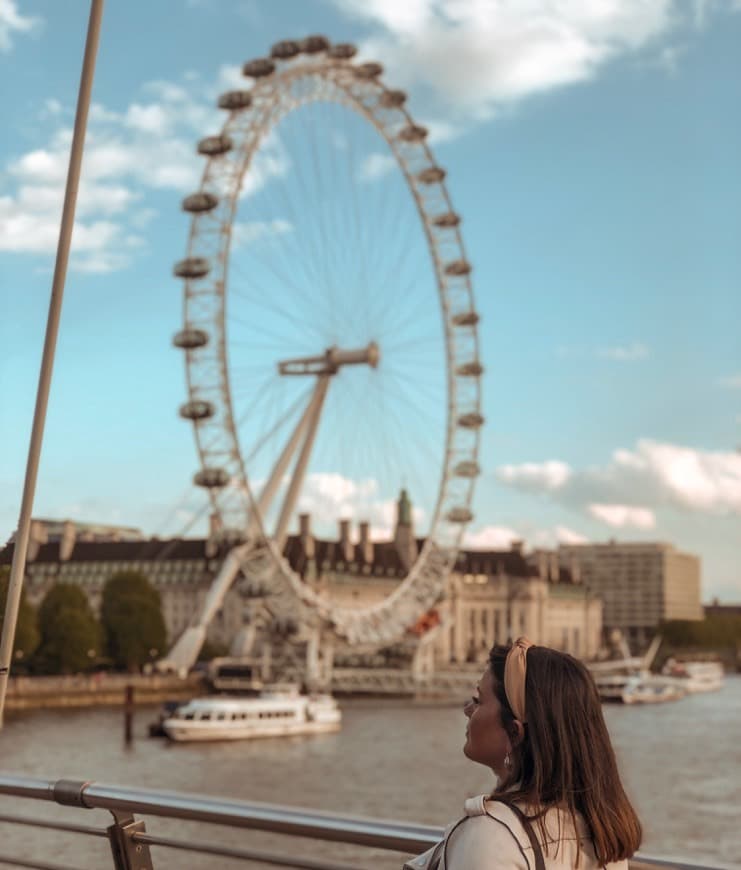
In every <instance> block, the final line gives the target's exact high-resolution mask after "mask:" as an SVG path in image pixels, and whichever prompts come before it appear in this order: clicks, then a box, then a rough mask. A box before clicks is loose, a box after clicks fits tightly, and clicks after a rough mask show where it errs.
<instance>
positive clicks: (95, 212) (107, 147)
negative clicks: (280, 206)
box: [0, 0, 275, 272]
mask: <svg viewBox="0 0 741 870" xmlns="http://www.w3.org/2000/svg"><path fill="white" fill-rule="evenodd" d="M0 2H2V0H0ZM0 8H2V7H0ZM144 90H145V91H146V93H147V94H148V95H154V97H155V100H154V101H149V102H132V103H131V104H130V105H129V106H128V107H127V108H125V109H124V110H123V111H113V110H111V109H109V108H107V107H105V106H102V105H100V104H99V103H96V104H93V106H92V107H91V112H90V117H89V127H88V131H87V136H86V143H85V154H84V157H83V165H82V181H81V185H80V191H79V198H78V203H77V213H76V218H77V221H76V224H75V231H74V234H73V240H72V257H71V260H70V264H71V267H72V268H74V269H78V270H82V271H94V272H107V271H113V270H114V269H119V268H124V267H125V266H126V265H127V264H128V263H129V261H130V259H131V256H132V251H133V249H135V248H136V247H141V246H142V245H143V241H144V240H143V237H142V236H140V235H138V231H139V230H141V228H142V227H143V226H145V225H146V223H147V222H148V221H149V220H151V217H152V215H153V214H154V212H153V210H152V209H151V208H144V209H142V208H140V207H138V205H139V203H140V202H141V200H142V199H143V198H144V196H145V195H146V192H147V191H148V190H152V189H171V190H175V191H177V192H178V193H187V192H190V191H192V190H195V189H197V187H198V182H199V177H200V173H201V171H202V158H200V157H199V156H198V155H197V154H196V149H195V142H196V140H197V139H198V138H200V137H201V136H203V135H206V134H207V133H208V132H211V131H213V130H217V129H218V128H219V126H220V122H221V120H223V119H222V118H221V116H220V114H219V112H218V110H216V108H215V107H214V106H213V105H209V104H208V103H207V102H206V101H205V98H204V97H203V96H202V95H201V94H198V95H197V96H192V95H191V94H190V92H189V90H188V89H187V88H186V87H183V86H182V85H180V84H178V83H171V82H166V81H154V82H149V83H148V84H146V85H145V86H144ZM45 111H46V112H47V113H48V114H49V115H50V116H51V117H54V118H57V120H58V121H59V120H61V118H62V117H63V116H64V112H63V107H62V106H61V104H60V103H59V102H58V101H56V100H53V99H49V100H47V101H46V104H45ZM71 138H72V131H71V129H70V128H69V127H66V126H59V127H57V128H56V129H55V130H54V131H53V132H52V134H51V136H50V137H49V139H48V141H47V142H46V143H45V144H43V145H39V146H38V147H35V148H33V149H31V150H30V151H28V152H26V153H25V154H21V155H19V156H17V157H16V158H15V159H13V160H11V161H10V162H9V164H8V165H7V176H8V178H9V179H10V181H11V183H12V182H15V185H16V186H15V189H12V188H9V192H8V194H7V195H6V196H3V197H2V198H0V249H2V250H4V251H15V252H20V253H31V254H48V253H50V252H53V251H54V250H55V248H56V244H57V237H58V233H59V220H60V216H61V207H62V200H63V194H64V185H65V182H66V177H67V169H68V161H69V149H70V143H71ZM271 171H273V173H274V172H275V169H274V167H273V166H272V165H271V166H268V169H267V175H268V176H269V175H270V172H271ZM264 174H265V173H264ZM176 209H177V201H176V200H173V211H176ZM122 248H125V249H126V250H122ZM93 254H94V256H93Z"/></svg>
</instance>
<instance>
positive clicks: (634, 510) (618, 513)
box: [564, 504, 656, 543]
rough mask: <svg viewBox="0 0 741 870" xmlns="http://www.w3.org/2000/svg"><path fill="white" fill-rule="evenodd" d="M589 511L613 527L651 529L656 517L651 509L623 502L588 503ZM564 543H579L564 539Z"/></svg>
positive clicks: (654, 524) (653, 526) (654, 525)
mask: <svg viewBox="0 0 741 870" xmlns="http://www.w3.org/2000/svg"><path fill="white" fill-rule="evenodd" d="M589 513H590V514H591V515H592V516H593V517H595V519H598V520H600V521H601V522H603V523H606V524H607V525H608V526H612V527H613V528H619V529H622V528H634V529H653V528H655V527H656V517H655V515H654V512H653V511H652V510H649V508H645V507H635V506H631V505H624V504H590V505H589ZM564 543H580V542H579V541H576V542H574V541H564Z"/></svg>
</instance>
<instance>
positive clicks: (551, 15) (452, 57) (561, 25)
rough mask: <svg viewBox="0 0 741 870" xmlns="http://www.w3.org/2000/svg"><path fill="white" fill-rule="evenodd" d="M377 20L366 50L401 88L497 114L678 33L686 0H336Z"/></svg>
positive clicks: (464, 109) (477, 114)
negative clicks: (599, 0) (556, 0)
mask: <svg viewBox="0 0 741 870" xmlns="http://www.w3.org/2000/svg"><path fill="white" fill-rule="evenodd" d="M335 4H336V5H337V6H338V7H339V8H340V9H341V10H343V11H344V12H346V13H347V14H350V15H354V16H355V17H360V18H364V19H366V20H368V21H370V22H372V23H374V24H375V25H377V32H376V33H374V34H373V35H372V36H371V37H370V38H369V39H368V40H366V41H365V42H364V43H363V44H362V45H361V50H362V54H363V56H368V57H370V56H374V57H376V58H377V59H379V60H381V61H382V62H383V63H385V64H386V65H387V66H388V67H389V70H390V73H391V75H393V79H394V81H399V82H400V83H401V85H402V86H403V87H406V88H410V87H412V86H415V85H420V86H422V88H423V89H425V88H426V89H429V90H431V91H432V92H433V93H434V94H435V95H436V96H437V97H438V98H439V100H440V102H441V103H442V106H440V108H441V109H442V108H443V107H445V108H446V109H447V111H445V112H444V113H443V111H440V112H439V115H440V116H441V117H450V115H451V112H452V114H454V115H458V116H461V117H469V118H473V119H476V118H483V117H490V116H491V115H492V114H494V113H495V112H496V111H497V110H499V109H501V108H502V107H506V106H507V105H509V104H512V103H514V102H516V101H519V100H522V99H524V98H527V97H529V96H532V95H534V94H537V93H542V92H544V91H547V90H550V89H552V88H557V87H563V86H566V85H570V84H574V83H576V82H583V81H586V80H588V79H590V78H592V77H594V76H595V75H596V74H597V73H598V72H599V71H600V70H601V68H602V67H603V66H604V65H605V64H606V63H607V62H608V61H610V60H612V59H613V58H615V57H617V56H618V55H620V54H625V53H627V52H630V51H634V50H636V49H639V48H642V47H644V46H646V45H648V44H650V43H652V41H654V40H656V39H657V37H660V36H664V35H666V34H667V33H669V32H670V31H671V28H672V26H673V24H674V23H675V21H676V19H677V18H678V17H680V15H681V6H680V4H679V2H678V0H655V2H652V3H646V2H645V0H622V2H606V3H605V2H603V3H553V2H551V0H531V2H528V3H521V2H520V3H518V2H513V0H509V2H508V0H455V2H449V0H415V2H410V3H398V2H393V0H371V2H368V0H335Z"/></svg>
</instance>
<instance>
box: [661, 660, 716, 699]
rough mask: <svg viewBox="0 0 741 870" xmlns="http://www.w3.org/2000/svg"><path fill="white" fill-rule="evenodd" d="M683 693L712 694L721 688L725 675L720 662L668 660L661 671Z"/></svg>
mask: <svg viewBox="0 0 741 870" xmlns="http://www.w3.org/2000/svg"><path fill="white" fill-rule="evenodd" d="M661 673H662V674H664V675H665V676H666V677H668V678H670V679H673V680H674V681H675V682H676V684H677V685H678V686H681V687H683V688H684V690H685V692H690V693H694V692H714V691H716V690H718V689H720V688H721V687H722V686H723V681H724V679H725V673H724V671H723V665H722V664H721V663H720V662H714V661H708V662H701V661H686V662H684V661H677V660H676V659H673V658H672V659H668V660H667V662H666V664H665V665H664V667H663V668H662V671H661Z"/></svg>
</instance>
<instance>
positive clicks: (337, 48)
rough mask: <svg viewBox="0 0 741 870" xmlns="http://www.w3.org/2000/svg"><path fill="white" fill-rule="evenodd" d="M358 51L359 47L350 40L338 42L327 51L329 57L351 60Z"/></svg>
mask: <svg viewBox="0 0 741 870" xmlns="http://www.w3.org/2000/svg"><path fill="white" fill-rule="evenodd" d="M357 53H358V50H357V48H356V47H355V46H354V45H352V43H349V42H338V43H337V45H333V46H332V47H331V48H330V49H329V50H328V51H327V57H331V58H332V60H350V58H353V57H355V55H356V54H357Z"/></svg>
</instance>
